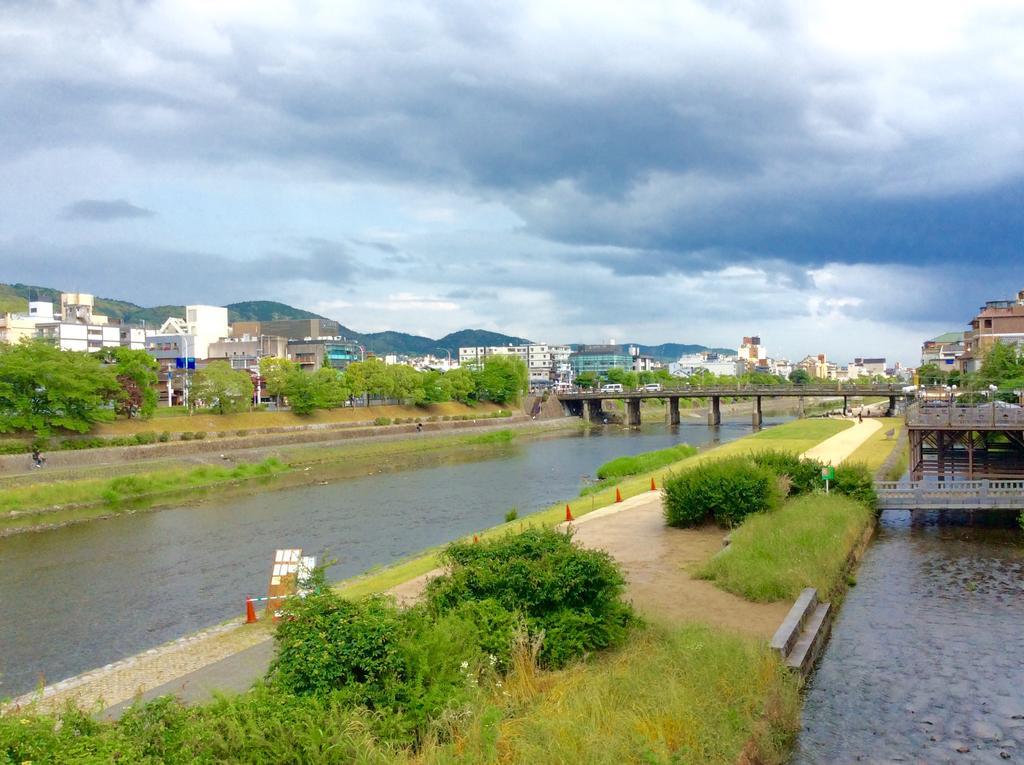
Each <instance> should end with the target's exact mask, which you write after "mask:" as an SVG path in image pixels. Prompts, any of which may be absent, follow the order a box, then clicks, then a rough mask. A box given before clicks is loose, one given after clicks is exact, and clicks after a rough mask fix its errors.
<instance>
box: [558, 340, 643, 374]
mask: <svg viewBox="0 0 1024 765" xmlns="http://www.w3.org/2000/svg"><path fill="white" fill-rule="evenodd" d="M569 365H570V367H571V368H572V373H573V376H574V377H579V376H580V375H581V374H583V373H584V372H593V373H594V374H596V375H598V376H603V375H606V374H608V370H609V369H626V370H632V369H633V357H632V356H631V355H630V354H629V352H628V351H627V350H626V349H625V348H623V347H622V346H621V345H580V346H577V348H576V350H575V351H573V352H572V353H571V354H569Z"/></svg>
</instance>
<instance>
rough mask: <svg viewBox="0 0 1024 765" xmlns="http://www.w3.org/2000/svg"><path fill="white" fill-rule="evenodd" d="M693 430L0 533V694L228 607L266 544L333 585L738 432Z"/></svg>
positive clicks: (114, 654)
mask: <svg viewBox="0 0 1024 765" xmlns="http://www.w3.org/2000/svg"><path fill="white" fill-rule="evenodd" d="M698 423H699V421H694V423H693V424H687V423H684V424H683V425H681V426H679V427H678V428H669V427H667V426H664V425H661V426H659V425H645V426H643V427H642V428H640V429H626V428H620V427H608V428H597V429H593V430H591V431H590V432H589V433H588V434H584V433H581V432H578V431H572V432H568V433H564V434H562V435H559V436H556V437H547V438H542V439H527V440H523V441H521V442H519V443H516V442H513V443H512V444H510V445H507V446H503V447H494V448H491V449H488V450H486V452H485V453H484V454H480V453H479V451H477V452H474V453H473V454H471V455H469V454H467V455H463V456H461V457H460V455H458V454H452V453H450V452H439V453H438V457H437V460H436V462H435V463H434V464H430V465H428V466H425V467H423V466H421V467H417V468H416V469H408V470H402V471H397V472H390V473H388V474H386V475H374V476H367V477H363V478H353V479H347V480H342V481H336V482H335V481H332V482H330V483H329V484H328V485H326V486H320V485H311V486H302V487H299V488H291V489H283V490H280V491H272V492H266V493H262V494H257V495H254V496H245V497H241V498H239V497H234V498H221V499H213V500H208V501H206V502H204V503H203V504H201V505H187V506H182V507H172V508H167V509H161V510H154V511H152V512H146V513H138V514H134V515H122V516H118V517H115V518H111V519H109V520H102V521H92V522H87V523H81V524H78V525H73V526H68V527H64V528H60V529H55V530H52V531H44V532H40V533H26V534H18V535H14V536H10V537H7V538H0V568H2V571H3V579H2V580H0V582H2V584H0V609H2V613H3V618H2V619H0V698H3V697H5V696H7V697H9V696H15V695H17V694H19V693H22V692H25V691H27V690H30V689H31V688H32V687H33V686H34V685H35V684H36V683H37V682H38V681H39V678H40V676H41V675H42V676H44V677H45V680H46V682H48V683H49V682H54V681H56V680H60V679H62V678H65V677H68V676H71V675H75V674H78V673H80V672H83V671H86V670H89V669H93V668H95V667H98V666H102V665H103V664H106V663H108V662H111V661H116V660H118V659H121V658H124V657H125V656H129V655H131V654H134V653H137V652H139V651H142V650H145V649H147V648H151V647H153V646H156V645H159V644H161V643H164V642H166V641H168V640H171V639H174V638H176V637H180V636H181V635H184V634H187V633H189V632H192V631H195V630H197V629H200V628H202V627H206V626H209V625H211V624H216V623H218V622H220V621H222V620H224V619H227V618H230V617H232V616H234V615H237V614H240V613H242V612H243V611H244V599H245V596H246V595H249V594H251V595H259V594H263V592H264V591H265V589H266V586H267V577H268V573H269V565H270V561H271V559H272V556H273V551H274V548H277V547H301V548H303V549H304V550H305V552H306V554H307V555H308V554H311V553H312V554H316V555H318V556H319V557H320V559H321V560H323V559H324V556H328V557H332V558H336V559H337V560H338V563H337V565H335V566H334V567H333V568H332V569H331V570H330V572H329V573H330V575H331V576H332V577H333V578H335V579H344V578H347V577H351V576H353V575H356V574H359V573H361V572H363V571H366V570H367V569H369V568H371V567H373V566H377V565H386V564H389V563H393V562H394V561H397V560H399V559H401V558H404V557H407V556H409V555H412V554H413V553H416V552H418V551H420V550H422V549H424V548H427V547H431V546H434V545H438V544H442V543H444V542H446V541H448V540H450V539H453V538H455V537H458V536H462V535H466V534H471V533H472V532H474V531H477V530H481V529H484V528H488V527H490V526H494V525H496V524H498V523H501V522H502V520H503V518H504V514H505V511H506V510H508V509H509V508H511V507H513V506H515V507H517V508H518V511H519V514H520V517H522V516H525V515H528V514H529V513H531V512H535V511H537V510H540V509H543V508H544V507H547V506H549V505H550V504H551V503H553V502H556V501H558V500H559V499H564V498H572V497H575V496H576V495H577V493H578V491H579V489H580V487H581V485H582V483H583V480H584V477H585V476H592V475H593V473H594V471H595V470H596V469H597V467H598V466H599V465H601V464H602V463H604V462H606V461H608V460H609V459H613V458H614V457H617V456H620V455H625V454H638V453H640V452H645V451H650V450H653V449H661V448H664V447H666V446H670V445H672V444H677V443H684V442H685V443H690V444H693V445H694V446H708V445H711V444H713V443H716V442H719V441H723V442H724V441H728V440H732V439H735V438H738V437H740V436H742V435H745V434H747V433H749V432H750V425H749V420H747V419H746V418H743V419H742V420H734V421H726V422H723V424H722V426H721V427H720V428H719V429H717V430H716V429H711V428H708V427H707V426H706V425H703V424H698ZM767 424H770V422H769V423H767ZM467 459H471V460H472V461H466V460H467Z"/></svg>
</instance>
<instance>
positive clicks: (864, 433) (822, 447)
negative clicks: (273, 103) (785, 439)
mask: <svg viewBox="0 0 1024 765" xmlns="http://www.w3.org/2000/svg"><path fill="white" fill-rule="evenodd" d="M881 427H882V423H880V422H879V421H878V420H872V419H867V420H864V421H863V422H854V424H853V427H852V428H847V429H846V430H843V431H840V432H839V433H836V434H835V435H834V436H832V437H831V438H826V439H825V440H824V441H822V442H821V443H820V444H818V445H817V446H815V447H812V448H810V449H808V450H807V451H805V452H804V453H803V454H802V455H800V456H801V457H807V458H808V459H816V460H821V461H822V462H824V463H826V464H829V463H831V464H833V465H838V464H839V463H840V462H842V461H843V460H845V459H846V458H847V457H849V456H850V455H851V454H853V453H854V452H855V451H857V449H859V448H860V447H861V445H862V444H863V443H864V442H865V441H867V440H868V438H870V437H871V434H872V433H874V432H875V431H877V430H879V429H880V428H881Z"/></svg>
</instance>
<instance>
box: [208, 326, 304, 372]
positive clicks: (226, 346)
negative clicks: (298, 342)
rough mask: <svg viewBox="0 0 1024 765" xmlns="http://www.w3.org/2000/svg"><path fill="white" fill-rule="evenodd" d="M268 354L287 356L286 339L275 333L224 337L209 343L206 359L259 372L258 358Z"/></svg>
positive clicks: (280, 357) (271, 355) (279, 356)
mask: <svg viewBox="0 0 1024 765" xmlns="http://www.w3.org/2000/svg"><path fill="white" fill-rule="evenodd" d="M268 356H270V357H273V358H278V359H285V358H288V341H287V340H286V339H285V338H283V337H278V336H277V335H258V336H256V337H250V336H248V335H243V336H242V337H226V338H224V339H223V340H218V341H217V342H215V343H210V348H209V350H208V351H207V356H206V358H207V360H208V361H214V360H225V361H227V362H228V363H230V364H231V368H232V369H246V370H248V371H250V372H259V369H260V359H262V358H265V357H268Z"/></svg>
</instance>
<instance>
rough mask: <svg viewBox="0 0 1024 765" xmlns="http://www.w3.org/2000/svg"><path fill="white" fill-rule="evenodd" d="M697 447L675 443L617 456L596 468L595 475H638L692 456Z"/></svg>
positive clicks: (619, 476) (609, 476) (602, 477)
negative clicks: (656, 448)
mask: <svg viewBox="0 0 1024 765" xmlns="http://www.w3.org/2000/svg"><path fill="white" fill-rule="evenodd" d="M696 453H697V449H696V448H695V447H693V446H690V445H689V444H677V445H675V446H670V447H668V448H667V449H658V450H656V451H652V452H644V453H643V454H635V455H633V456H629V457H618V458H616V459H614V460H611V461H610V462H606V463H604V464H603V465H601V467H599V468H598V469H597V477H598V478H600V479H602V480H604V479H606V478H622V477H624V476H628V475H638V474H640V473H646V472H648V471H651V470H657V469H658V468H663V467H665V466H666V465H671V464H672V463H673V462H679V461H680V460H684V459H686V458H687V457H692V456H693V455H694V454H696Z"/></svg>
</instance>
